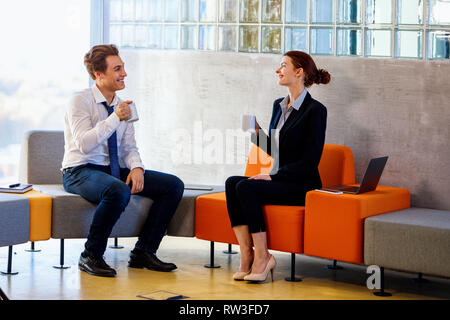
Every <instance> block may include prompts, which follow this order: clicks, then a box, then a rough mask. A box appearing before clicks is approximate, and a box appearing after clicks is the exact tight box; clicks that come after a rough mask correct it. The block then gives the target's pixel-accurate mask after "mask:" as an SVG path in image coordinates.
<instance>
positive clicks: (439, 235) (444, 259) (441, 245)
mask: <svg viewBox="0 0 450 320" xmlns="http://www.w3.org/2000/svg"><path fill="white" fill-rule="evenodd" d="M449 252H450V211H441V210H432V209H425V208H409V209H405V210H400V211H395V212H391V213H386V214H382V215H378V216H374V217H370V218H367V219H366V220H365V222H364V263H365V264H366V265H373V264H374V265H379V266H383V267H386V268H392V269H398V270H404V271H411V272H422V273H426V274H432V275H438V276H447V277H449V276H450V254H449Z"/></svg>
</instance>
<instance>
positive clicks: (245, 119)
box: [241, 114, 256, 133]
mask: <svg viewBox="0 0 450 320" xmlns="http://www.w3.org/2000/svg"><path fill="white" fill-rule="evenodd" d="M241 121H242V131H244V132H247V131H248V132H252V133H254V132H256V130H255V126H256V117H255V116H254V115H250V114H244V115H242V117H241Z"/></svg>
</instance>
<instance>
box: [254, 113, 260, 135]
mask: <svg viewBox="0 0 450 320" xmlns="http://www.w3.org/2000/svg"><path fill="white" fill-rule="evenodd" d="M259 129H261V127H260V126H259V123H258V121H256V117H255V133H256V135H257V136H259Z"/></svg>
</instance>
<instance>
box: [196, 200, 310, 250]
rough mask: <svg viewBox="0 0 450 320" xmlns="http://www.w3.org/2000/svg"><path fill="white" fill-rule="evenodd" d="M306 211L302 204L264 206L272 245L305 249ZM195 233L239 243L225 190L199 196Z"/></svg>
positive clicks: (277, 247) (221, 240)
mask: <svg viewBox="0 0 450 320" xmlns="http://www.w3.org/2000/svg"><path fill="white" fill-rule="evenodd" d="M304 212H305V207H303V206H279V205H265V206H263V213H264V218H265V221H266V226H267V244H268V246H269V249H272V250H279V251H284V252H292V253H302V252H303V220H304ZM195 236H196V237H197V238H199V239H204V240H209V241H216V242H224V243H234V244H237V243H238V242H237V239H236V236H235V235H234V232H233V229H232V228H231V224H230V219H229V217H228V211H227V206H226V197H225V192H222V193H213V194H207V195H202V196H199V197H198V198H197V201H196V209H195Z"/></svg>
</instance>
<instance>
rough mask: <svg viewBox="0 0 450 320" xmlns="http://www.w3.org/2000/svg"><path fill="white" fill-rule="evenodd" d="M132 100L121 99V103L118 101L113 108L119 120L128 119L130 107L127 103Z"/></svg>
mask: <svg viewBox="0 0 450 320" xmlns="http://www.w3.org/2000/svg"><path fill="white" fill-rule="evenodd" d="M132 102H133V101H131V100H126V101H122V102H121V103H119V105H118V106H117V108H116V110H114V112H115V113H116V114H117V116H118V117H119V119H120V121H123V120H128V119H130V117H131V111H130V107H129V106H128V105H129V104H130V103H132Z"/></svg>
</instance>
